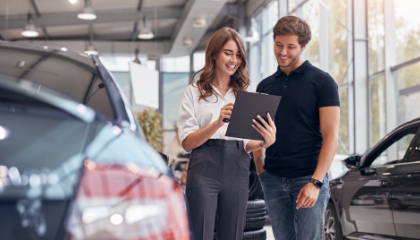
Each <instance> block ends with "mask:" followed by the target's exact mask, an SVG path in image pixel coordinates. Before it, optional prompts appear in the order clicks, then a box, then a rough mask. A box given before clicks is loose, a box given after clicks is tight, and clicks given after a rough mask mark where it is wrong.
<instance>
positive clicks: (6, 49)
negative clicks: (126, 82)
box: [0, 45, 115, 119]
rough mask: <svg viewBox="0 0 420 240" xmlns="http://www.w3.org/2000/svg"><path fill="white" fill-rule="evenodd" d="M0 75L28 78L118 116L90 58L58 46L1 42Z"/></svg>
mask: <svg viewBox="0 0 420 240" xmlns="http://www.w3.org/2000/svg"><path fill="white" fill-rule="evenodd" d="M0 74H1V75H4V76H7V77H8V79H12V80H14V81H17V82H20V81H29V82H31V83H33V84H35V85H36V86H39V89H42V88H48V89H50V90H53V91H56V92H58V93H60V94H64V95H65V96H67V97H70V98H71V99H73V100H75V101H77V102H80V103H83V104H84V105H87V106H89V107H91V108H93V109H94V110H96V111H97V112H99V113H101V114H103V115H104V116H106V117H107V118H112V119H114V118H115V114H114V110H113V108H112V106H111V101H110V99H109V96H108V94H107V91H106V88H105V85H104V83H103V81H102V79H101V77H100V74H99V73H98V70H97V68H96V66H95V64H94V62H93V61H92V59H91V58H88V57H86V56H80V55H77V54H75V53H69V52H64V51H59V50H56V49H33V48H25V47H23V46H10V45H8V46H2V45H0Z"/></svg>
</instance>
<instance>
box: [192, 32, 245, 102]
mask: <svg viewBox="0 0 420 240" xmlns="http://www.w3.org/2000/svg"><path fill="white" fill-rule="evenodd" d="M231 39H232V40H234V41H235V42H236V44H237V45H238V48H239V54H240V56H241V58H242V63H241V65H240V66H239V67H238V69H237V70H236V72H235V73H234V74H233V75H232V76H230V83H229V84H230V87H231V88H232V89H233V91H234V93H235V95H236V94H237V93H238V92H239V91H245V90H246V89H247V88H248V86H249V75H248V70H247V65H248V62H247V59H246V51H245V45H244V43H243V41H242V39H241V36H240V35H239V33H238V32H236V31H235V30H233V29H231V28H228V27H224V28H221V29H219V30H217V31H216V32H215V33H214V34H213V36H211V38H210V41H209V42H208V43H207V47H206V62H205V64H204V67H203V68H202V69H200V70H199V71H197V72H196V73H194V75H193V77H192V79H191V82H192V83H194V79H195V77H196V76H197V75H198V74H200V77H199V79H198V80H197V82H196V84H197V87H198V89H199V91H200V98H199V100H201V99H206V98H207V97H209V96H211V95H213V94H214V95H216V96H217V94H216V92H215V91H214V89H213V88H212V87H211V81H212V80H213V78H214V77H215V74H216V63H215V60H214V59H215V58H217V57H218V55H219V54H220V52H221V51H222V48H223V46H224V45H225V44H226V43H227V42H228V41H229V40H231Z"/></svg>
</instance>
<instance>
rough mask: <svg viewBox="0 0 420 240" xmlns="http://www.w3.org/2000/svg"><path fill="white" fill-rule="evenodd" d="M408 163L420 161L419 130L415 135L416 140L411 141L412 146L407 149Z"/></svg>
mask: <svg viewBox="0 0 420 240" xmlns="http://www.w3.org/2000/svg"><path fill="white" fill-rule="evenodd" d="M407 161H408V162H417V161H420V130H419V132H418V133H417V136H416V140H414V141H413V143H412V145H411V146H410V148H409V149H408V157H407Z"/></svg>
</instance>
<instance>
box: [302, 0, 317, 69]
mask: <svg viewBox="0 0 420 240" xmlns="http://www.w3.org/2000/svg"><path fill="white" fill-rule="evenodd" d="M303 19H304V20H305V21H306V22H307V23H308V24H309V25H310V27H311V34H312V37H311V41H310V42H309V43H308V45H307V46H306V49H305V58H306V59H307V60H308V61H309V62H311V63H312V65H314V66H317V67H320V63H319V34H320V28H319V27H320V4H319V2H318V0H309V1H308V2H307V3H306V4H305V5H304V6H303Z"/></svg>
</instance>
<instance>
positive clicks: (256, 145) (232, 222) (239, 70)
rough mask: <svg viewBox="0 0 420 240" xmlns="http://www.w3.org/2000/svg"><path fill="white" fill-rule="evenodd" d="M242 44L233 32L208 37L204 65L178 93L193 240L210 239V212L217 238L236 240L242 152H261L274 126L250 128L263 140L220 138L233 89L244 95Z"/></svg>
mask: <svg viewBox="0 0 420 240" xmlns="http://www.w3.org/2000/svg"><path fill="white" fill-rule="evenodd" d="M246 67H247V60H246V51H245V47H244V43H243V42H242V40H241V38H240V35H239V34H238V33H237V32H236V31H235V30H233V29H230V28H222V29H220V30H218V31H217V32H216V33H214V34H213V36H212V37H211V39H210V41H209V42H208V44H207V47H206V62H205V66H204V67H203V68H202V69H201V70H199V71H198V72H196V73H195V74H194V76H193V78H192V81H194V79H195V77H196V76H198V75H199V77H198V81H197V82H196V83H194V82H193V83H192V84H191V85H189V86H188V87H187V89H186V91H185V93H184V97H183V100H182V103H181V108H180V110H179V117H178V131H179V136H180V141H181V143H182V147H183V148H184V149H185V150H186V151H191V150H193V151H192V153H191V157H190V161H189V166H188V175H187V184H186V196H187V200H188V204H189V209H190V219H191V225H192V229H193V233H194V237H195V239H197V240H212V239H213V233H214V222H215V216H216V210H217V212H218V216H219V220H218V226H217V236H218V239H220V240H233V239H237V240H240V239H242V234H243V229H244V224H245V213H246V205H247V199H248V171H249V170H248V168H249V164H250V158H249V155H248V154H247V152H250V151H254V150H257V149H260V148H262V147H265V148H267V147H268V146H270V145H271V144H273V143H274V141H275V133H276V128H275V126H274V123H273V121H272V119H271V117H270V116H269V115H267V119H268V123H267V122H265V121H264V120H263V118H261V117H260V116H258V117H259V120H260V121H261V122H262V124H263V125H264V126H262V125H260V124H258V122H257V121H254V122H253V123H250V124H252V126H253V127H254V128H255V129H256V130H257V131H258V132H259V133H260V134H261V135H262V136H263V137H264V141H255V140H251V141H250V140H243V139H236V138H231V137H226V136H225V133H226V129H227V125H228V123H225V122H223V119H224V118H230V117H231V113H232V109H233V102H235V99H236V95H237V93H238V92H239V91H247V90H248V91H249V87H248V86H249V77H248V72H247V70H246Z"/></svg>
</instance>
